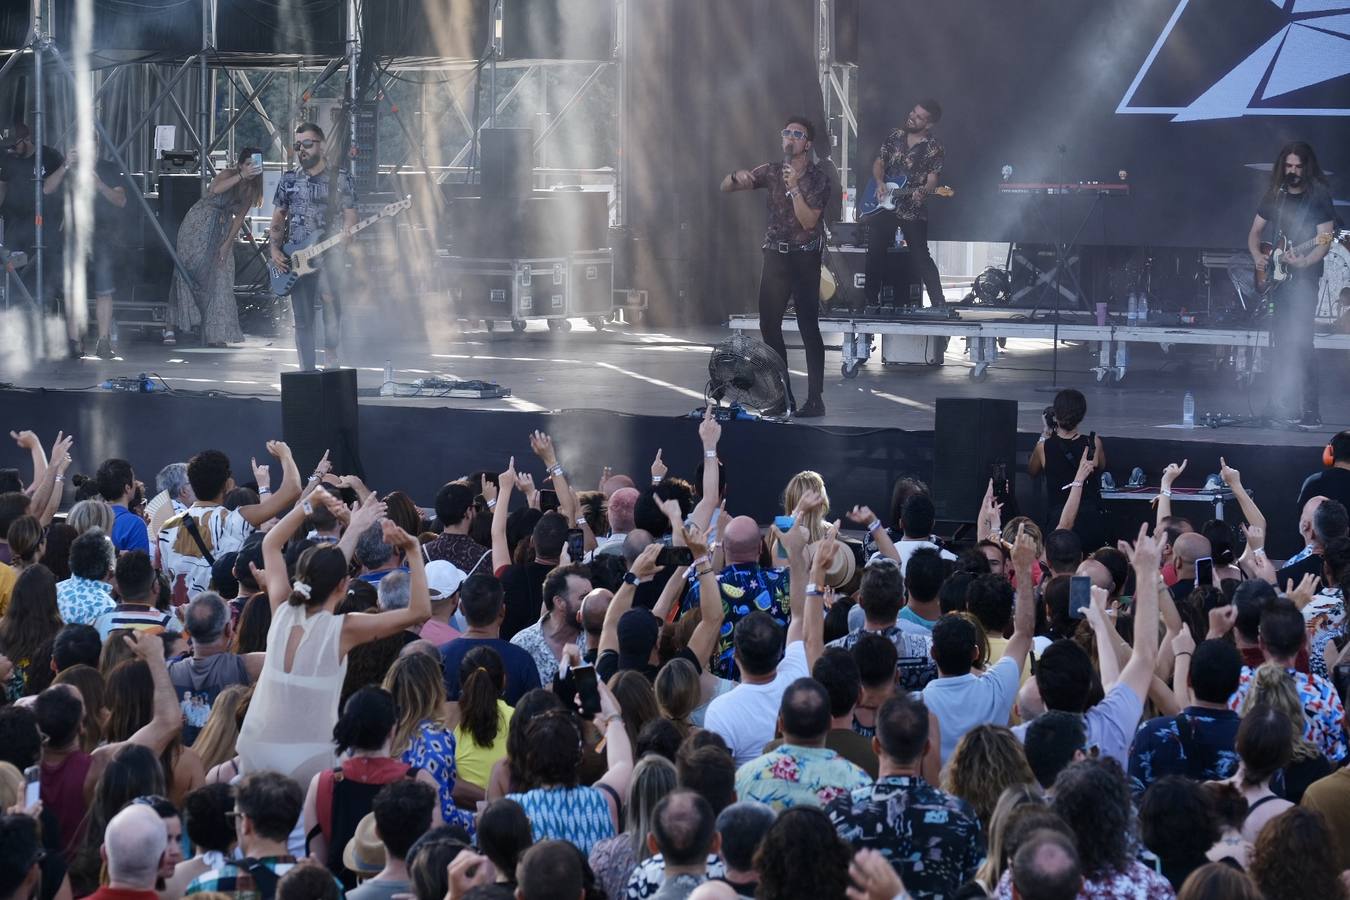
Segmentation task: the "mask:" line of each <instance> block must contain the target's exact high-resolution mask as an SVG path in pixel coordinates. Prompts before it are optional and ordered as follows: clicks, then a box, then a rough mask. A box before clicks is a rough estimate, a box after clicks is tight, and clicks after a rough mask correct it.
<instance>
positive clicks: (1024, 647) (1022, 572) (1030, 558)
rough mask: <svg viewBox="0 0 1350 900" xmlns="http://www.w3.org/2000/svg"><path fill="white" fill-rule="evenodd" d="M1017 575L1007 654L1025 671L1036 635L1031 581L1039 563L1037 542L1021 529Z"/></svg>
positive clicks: (1015, 560) (1015, 547)
mask: <svg viewBox="0 0 1350 900" xmlns="http://www.w3.org/2000/svg"><path fill="white" fill-rule="evenodd" d="M1012 561H1013V575H1014V578H1015V579H1016V587H1017V592H1016V594H1015V597H1014V600H1013V633H1012V637H1011V638H1009V639H1008V646H1007V648H1006V649H1005V650H1004V651H1003V655H1004V656H1005V657H1011V658H1012V660H1013V661H1014V662H1016V663H1017V668H1018V669H1021V668H1022V667H1023V666H1024V665H1025V664H1026V660H1027V653H1028V652H1029V651H1030V650H1031V639H1032V637H1033V636H1034V635H1035V633H1036V591H1035V587H1034V585H1033V584H1032V581H1031V567H1032V566H1034V565H1035V564H1036V542H1035V541H1033V540H1032V539H1031V535H1029V534H1027V533H1026V529H1025V528H1024V527H1022V526H1018V529H1017V540H1016V541H1014V542H1013V551H1012Z"/></svg>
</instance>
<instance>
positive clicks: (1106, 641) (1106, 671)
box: [1087, 585, 1123, 691]
mask: <svg viewBox="0 0 1350 900" xmlns="http://www.w3.org/2000/svg"><path fill="white" fill-rule="evenodd" d="M1106 596H1107V594H1106V590H1105V589H1104V588H1099V587H1097V586H1096V585H1093V587H1092V603H1091V604H1090V605H1089V606H1088V608H1087V620H1088V624H1089V625H1091V626H1092V634H1093V636H1094V637H1095V638H1096V639H1097V671H1098V672H1100V673H1101V678H1102V690H1103V691H1109V690H1111V688H1112V686H1113V685H1115V683H1116V681H1117V680H1118V679H1119V678H1120V654H1119V653H1118V651H1117V645H1116V642H1117V641H1118V640H1119V639H1120V635H1118V634H1117V633H1116V629H1115V627H1114V626H1113V625H1112V624H1111V616H1110V613H1109V611H1108V610H1107V608H1106ZM1122 643H1123V641H1122Z"/></svg>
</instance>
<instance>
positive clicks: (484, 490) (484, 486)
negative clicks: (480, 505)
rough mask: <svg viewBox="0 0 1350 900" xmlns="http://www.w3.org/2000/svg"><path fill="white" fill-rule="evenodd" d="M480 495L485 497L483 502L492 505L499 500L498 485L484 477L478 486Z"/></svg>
mask: <svg viewBox="0 0 1350 900" xmlns="http://www.w3.org/2000/svg"><path fill="white" fill-rule="evenodd" d="M478 493H480V494H482V495H483V500H485V501H486V502H488V503H491V502H492V501H494V500H496V499H497V485H495V484H493V483H492V480H491V479H490V478H488V477H487V476H486V475H484V476H482V480H481V481H480V482H479V484H478Z"/></svg>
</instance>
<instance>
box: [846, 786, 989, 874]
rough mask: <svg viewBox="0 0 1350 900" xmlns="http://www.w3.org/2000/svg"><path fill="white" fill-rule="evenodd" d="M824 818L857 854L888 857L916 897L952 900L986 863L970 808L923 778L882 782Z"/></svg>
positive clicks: (853, 795)
mask: <svg viewBox="0 0 1350 900" xmlns="http://www.w3.org/2000/svg"><path fill="white" fill-rule="evenodd" d="M825 814H826V815H828V816H829V817H830V821H831V822H833V823H834V827H835V828H836V829H837V830H838V832H839V836H840V837H841V838H843V839H844V840H845V841H848V843H849V844H851V845H852V846H853V848H854V849H855V850H861V849H863V848H871V849H873V850H877V851H879V852H880V853H881V855H882V856H884V857H886V859H888V860H889V861H890V863H891V865H892V866H894V867H895V869H896V871H897V872H899V873H900V877H901V879H902V880H903V881H904V883H905V887H906V888H908V889H909V891H910V893H912V894H913V895H914V896H916V897H932V898H936V900H941V898H943V897H949V896H951V895H952V894H953V893H955V892H956V890H957V889H958V888H959V887H960V886H961V885H962V884H964V883H966V882H967V881H970V880H971V879H972V878H974V877H975V870H976V869H977V868H979V865H980V862H981V861H982V860H983V859H984V829H983V828H982V827H981V825H980V819H979V816H977V815H975V811H974V810H973V809H972V808H971V806H970V804H969V803H967V802H966V801H964V800H962V799H960V798H959V797H954V796H952V795H951V794H947V793H945V792H943V791H940V790H938V789H937V788H935V787H932V786H931V785H929V784H928V783H927V782H925V781H924V780H923V779H922V778H914V777H909V776H889V777H886V778H880V779H878V780H877V783H876V784H875V785H870V784H869V785H866V786H864V787H860V788H858V789H857V790H854V791H853V792H852V793H851V794H849V795H847V796H844V797H841V798H839V799H838V800H836V801H835V802H833V803H831V804H830V805H829V806H827V807H826V808H825Z"/></svg>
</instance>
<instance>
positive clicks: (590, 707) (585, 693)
mask: <svg viewBox="0 0 1350 900" xmlns="http://www.w3.org/2000/svg"><path fill="white" fill-rule="evenodd" d="M571 675H572V683H573V684H574V685H576V689H577V696H578V697H580V698H581V715H582V717H584V718H587V719H590V718H593V717H594V716H595V714H596V713H598V712H600V686H599V683H598V680H597V676H596V674H595V666H576V667H574V668H573V669H572V671H571Z"/></svg>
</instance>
